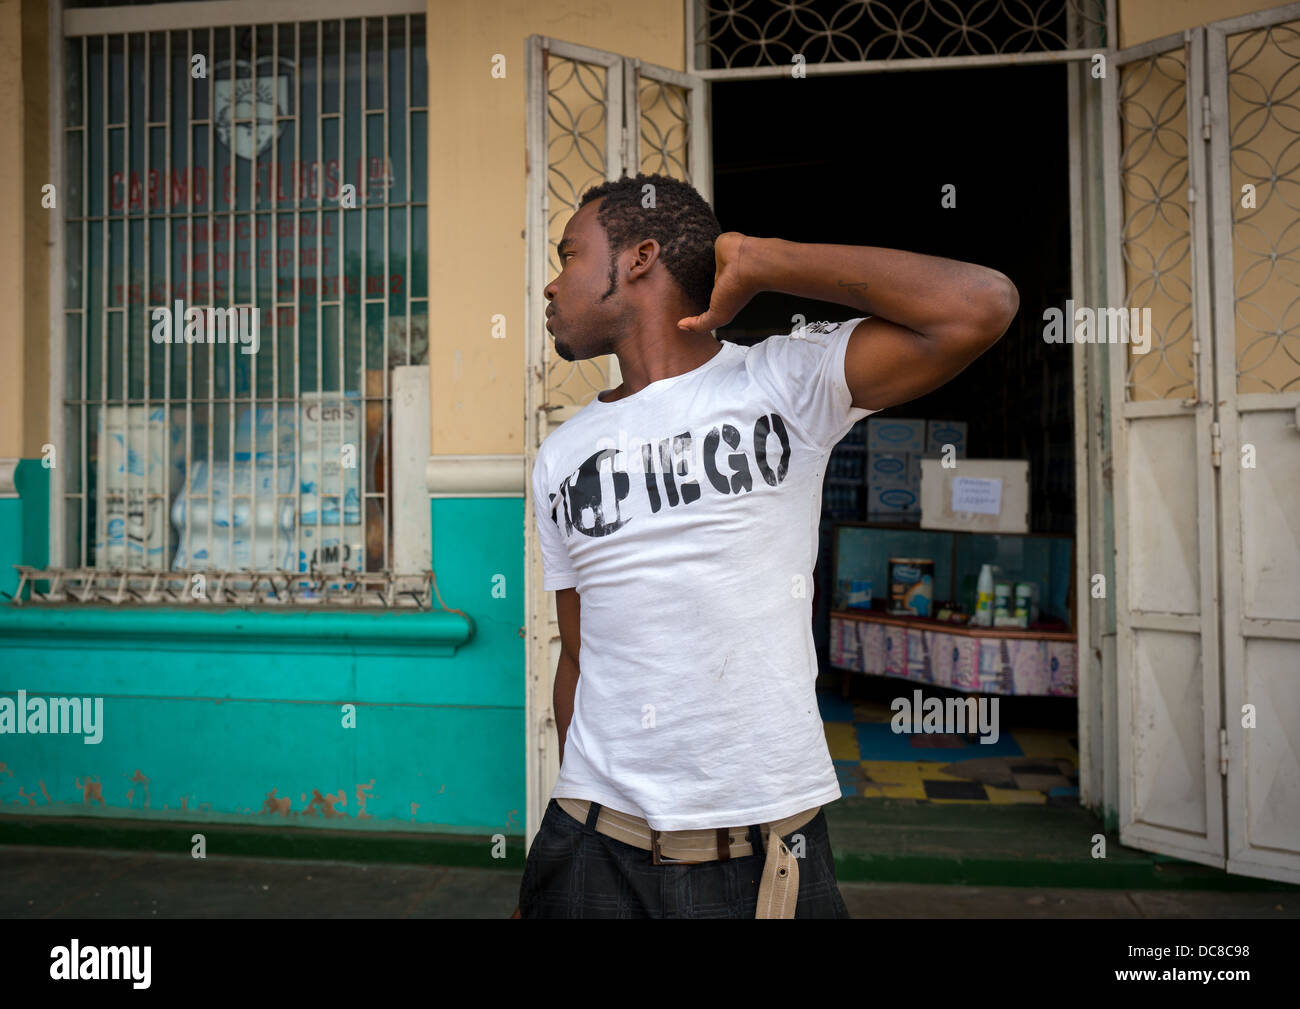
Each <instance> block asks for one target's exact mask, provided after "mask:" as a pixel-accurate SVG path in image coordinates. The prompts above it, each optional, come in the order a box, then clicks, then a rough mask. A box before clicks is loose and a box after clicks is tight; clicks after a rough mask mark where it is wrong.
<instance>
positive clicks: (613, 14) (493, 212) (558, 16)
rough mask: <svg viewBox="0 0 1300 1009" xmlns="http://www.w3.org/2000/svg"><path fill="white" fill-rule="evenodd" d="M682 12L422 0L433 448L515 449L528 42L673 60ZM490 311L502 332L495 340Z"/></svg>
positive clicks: (545, 0)
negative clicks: (425, 11)
mask: <svg viewBox="0 0 1300 1009" xmlns="http://www.w3.org/2000/svg"><path fill="white" fill-rule="evenodd" d="M683 13H684V11H683V5H682V3H681V0H645V2H638V0H619V2H617V3H613V4H611V3H608V2H600V0H530V2H523V0H430V3H429V42H428V47H429V85H430V86H429V345H430V346H429V364H430V369H429V370H430V372H431V377H430V385H431V400H432V405H431V412H432V436H431V437H432V442H431V444H432V446H433V453H434V455H447V454H460V453H470V454H477V453H484V454H516V453H522V452H523V450H524V444H523V442H524V361H525V358H526V354H525V344H524V337H525V334H524V299H525V288H524V283H525V277H524V227H525V220H524V218H525V176H524V150H525V145H524V100H525V87H526V82H525V73H524V40H525V39H526V38H527V37H528V36H529V35H532V34H534V33H535V34H539V35H546V36H549V37H551V38H555V39H560V40H563V41H566V42H576V43H579V44H581V45H587V46H592V47H594V48H597V49H606V50H610V51H612V52H616V53H620V54H623V55H628V56H637V57H640V58H641V59H644V60H648V61H649V62H651V63H658V64H660V65H661V66H666V67H671V68H674V69H678V70H680V69H683V66H684V64H683V60H684V58H685V26H684V24H683ZM495 53H502V54H504V55H505V57H506V77H505V78H504V79H502V80H497V79H494V78H493V77H492V76H491V73H490V71H491V60H492V57H493V54H495ZM547 279H548V280H549V279H550V278H549V277H548V278H547ZM538 298H539V299H540V292H538ZM498 313H501V314H504V315H505V317H506V323H507V329H506V339H504V340H497V339H493V338H492V333H491V328H490V327H491V322H490V320H491V318H492V316H493V315H496V314H498Z"/></svg>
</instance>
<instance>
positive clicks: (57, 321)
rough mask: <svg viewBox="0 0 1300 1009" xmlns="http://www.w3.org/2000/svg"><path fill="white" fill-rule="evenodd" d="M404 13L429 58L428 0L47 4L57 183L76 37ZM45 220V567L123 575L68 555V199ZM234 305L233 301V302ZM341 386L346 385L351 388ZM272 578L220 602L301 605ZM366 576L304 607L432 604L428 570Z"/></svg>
mask: <svg viewBox="0 0 1300 1009" xmlns="http://www.w3.org/2000/svg"><path fill="white" fill-rule="evenodd" d="M404 15H410V16H419V17H422V18H424V19H425V21H424V29H425V33H426V34H425V38H426V55H427V39H428V30H429V23H428V19H427V15H428V9H427V5H426V4H425V3H423V2H421V0H374V2H370V3H367V4H365V5H361V4H358V3H356V2H355V0H351V2H345V0H307V2H304V0H290V2H287V3H284V4H283V5H277V9H276V10H275V11H274V16H270V17H268V15H267V11H266V7H265V5H264V4H258V3H256V2H253V0H188V2H173V3H162V4H149V5H141V6H123V7H96V8H77V9H68V8H66V7H65V5H64V3H63V2H62V0H52V2H51V3H50V5H49V7H48V19H49V20H48V26H47V27H48V31H47V37H48V45H49V51H48V58H49V91H48V103H49V107H48V112H49V115H48V128H49V136H48V142H49V158H50V161H49V174H50V178H52V179H54V180H56V181H57V183H58V184H59V185H62V186H65V187H66V182H67V169H68V163H67V133H66V113H67V105H66V102H67V97H68V96H67V93H66V72H67V66H66V61H65V47H66V45H67V43H68V41H69V40H74V39H78V38H81V37H83V36H97V35H98V36H105V35H107V36H130V35H131V34H133V33H138V32H145V31H147V32H153V33H160V34H161V33H164V32H169V31H173V30H185V29H190V30H193V29H203V30H207V29H214V30H215V31H218V32H220V31H223V30H228V29H230V28H231V27H236V28H243V27H245V26H249V25H259V24H262V25H271V26H277V25H283V24H293V23H295V22H299V23H306V22H311V23H316V22H327V21H331V20H346V19H368V18H382V19H387V18H389V17H394V16H404ZM217 26H220V27H217ZM426 80H427V71H426ZM169 87H170V85H169ZM340 100H341V99H340ZM426 101H427V99H426ZM426 108H427V105H426ZM407 114H408V115H409V114H410V110H409V109H408V112H407ZM365 115H366V106H365V101H364V94H363V101H362V108H361V116H362V122H363V129H362V134H363V143H364V134H365V129H364V122H365ZM426 136H427V126H426ZM407 147H408V152H407V153H408V158H410V157H411V155H412V153H413V152H412V151H411V136H410V131H409V130H408V135H407ZM318 153H319V152H318ZM87 156H88V151H86V150H83V157H87ZM412 178H413V176H408V180H407V181H408V190H407V194H406V199H405V203H406V204H408V205H414V203H415V201H414V200H413V199H412V194H411V191H410V188H409V187H410V182H411V179H412ZM88 198H89V194H88V193H83V200H88ZM424 205H426V206H427V196H426V198H425V200H424ZM358 206H359V208H360V206H361V205H360V204H359V205H358ZM88 209H89V208H88V204H87V205H86V206H83V213H84V212H85V211H87V210H88ZM106 209H107V208H106ZM375 209H377V210H378V209H380V208H378V207H376V208H375ZM387 209H388V205H387V204H385V205H384V207H383V212H386V211H387ZM278 212H279V211H278V210H277V208H276V207H274V206H273V207H272V209H271V211H270V214H271V219H272V220H275V219H276V216H275V215H276V214H277V213H278ZM231 213H235V212H234V211H232V212H231ZM256 213H259V211H258V209H257V208H256V206H255V205H254V206H253V207H252V208H250V210H249V211H248V214H249V215H250V216H252V215H254V214H256ZM426 213H427V211H426ZM132 219H133V218H131V217H130V216H129V215H128V216H126V217H125V218H124V220H126V221H130V220H132ZM140 219H141V220H143V221H145V222H148V221H149V219H150V216H149V215H148V214H145V215H143V217H141V218H140ZM47 221H48V227H49V233H48V248H49V255H50V262H49V269H50V288H49V304H48V311H49V316H48V322H49V327H50V330H49V331H50V333H51V339H50V347H49V353H50V358H49V361H50V370H49V388H48V390H47V395H48V406H49V418H50V422H49V432H48V440H49V443H50V444H52V445H54V446H56V450H57V452H58V455H59V456H61V457H63V458H58V457H56V458H57V463H56V465H55V466H54V467H53V468H51V470H50V473H49V475H50V500H49V506H50V507H49V530H48V547H49V554H48V556H49V562H48V566H47V568H46V569H45V570H46V571H48V572H58V573H60V574H64V575H70V574H71V573H72V572H74V571H78V570H81V571H95V570H98V571H100V572H101V573H108V572H109V571H111V570H119V569H108V568H103V569H94V568H91V567H90V564H89V561H90V558H89V556H88V551H83V552H85V553H87V567H86V568H85V569H81V568H80V558H79V557H76V558H69V556H68V554H69V551H68V549H67V548H68V543H69V539H70V537H69V533H68V526H67V523H68V514H69V510H68V507H67V496H66V495H67V493H68V492H67V483H68V481H67V479H66V473H67V469H66V466H67V464H68V463H69V462H73V461H74V460H72V459H71V457H70V456H69V455H68V451H69V449H70V444H69V441H68V438H69V434H70V433H71V432H70V430H69V425H68V424H67V423H65V410H66V405H65V399H66V398H67V394H66V390H65V386H66V383H67V380H68V374H67V371H68V354H67V349H66V325H67V323H66V319H67V312H68V307H69V306H68V303H67V301H66V293H67V287H66V285H67V280H68V276H67V275H68V269H67V264H66V243H65V239H64V236H65V233H66V230H65V229H66V227H67V211H66V206H65V201H62V200H60V201H58V202H57V204H56V206H55V208H53V209H52V210H51V211H50V212H49V218H48V219H47ZM363 228H364V218H363ZM407 232H408V246H410V247H411V251H412V255H411V256H409V257H408V261H407V264H406V270H407V276H408V278H409V277H410V275H411V273H412V263H413V262H414V260H415V258H416V257H415V255H414V253H415V249H414V242H415V235H414V229H412V228H411V224H410V217H408V219H407ZM385 234H386V235H387V227H385ZM362 241H363V242H364V241H365V233H364V230H363V232H362ZM426 241H427V236H426ZM384 254H385V257H387V256H388V255H389V250H388V248H387V239H386V245H385V253H384ZM300 268H301V267H300V264H295V269H300ZM104 269H105V270H107V264H104ZM273 269H274V268H273ZM146 275H147V274H146ZM272 276H273V277H274V276H275V274H274V273H273V274H272ZM362 283H363V284H364V278H363V279H362ZM411 300H412V299H411V296H410V295H407V301H408V318H414V313H413V312H412V311H411V308H410V302H411ZM416 300H420V299H416ZM423 300H426V304H427V293H426V296H425V299H423ZM146 301H147V299H146ZM232 303H234V302H233V301H232ZM146 308H147V305H146ZM341 310H342V309H341V308H340V311H341ZM361 312H362V316H361V326H362V329H363V332H364V327H365V323H366V301H365V292H364V291H363V292H362V301H361ZM426 318H427V308H426ZM105 338H106V334H105ZM363 339H364V336H363ZM382 339H383V340H387V334H384V335H383V336H382ZM81 367H82V368H87V367H88V362H85V361H83V362H81ZM191 378H192V376H191ZM188 380H189V379H187V381H188ZM340 384H341V385H342V384H343V383H340ZM362 384H363V389H362V390H360V392H361V395H362V397H365V396H366V395H367V393H366V390H365V389H364V385H365V379H364V374H363V377H362ZM384 384H385V390H386V391H385V398H384V400H383V408H384V419H383V424H384V425H385V426H388V425H390V424H391V423H392V421H393V417H394V411H393V402H392V396H391V389H389V386H390V385H391V372H389V373H388V374H386V375H385V380H384ZM302 395H303V391H302V390H301V389H298V390H295V392H294V394H293V397H294V400H295V403H294V405H293V409H295V410H297V409H300V406H301V403H302V402H303V399H302ZM340 395H345V393H344V392H342V391H341V392H340ZM190 401H191V402H194V403H198V402H200V399H199V398H198V397H194V398H193V399H192V400H190ZM364 401H365V400H364V398H363V402H364ZM203 402H205V403H206V402H207V401H206V400H204V401H203ZM212 402H214V403H215V402H220V401H219V400H213V401H212ZM250 405H251V406H259V407H260V405H261V399H260V398H259V397H258V396H257V394H256V392H254V394H253V397H252V403H251V404H250ZM364 414H365V411H364V409H363V417H362V421H361V423H362V425H363V427H364V425H365V423H366V420H365V416H364ZM253 417H254V418H256V413H254V414H253ZM426 422H427V420H426ZM232 423H233V421H232ZM84 426H85V428H86V430H85V436H86V440H85V441H84V442H83V444H82V445H81V446H80V454H81V456H84V455H85V454H86V452H87V450H88V447H89V438H90V437H91V430H90V424H89V419H88V418H87V420H86V423H85V425H84ZM381 437H382V438H383V441H382V442H381V444H384V445H388V443H389V442H390V441H391V437H390V436H389V435H388V434H386V433H385V434H384V435H382V436H381ZM390 447H391V446H390ZM192 453H193V445H187V446H186V454H187V460H188V457H189V456H190V455H191V454H192ZM83 461H84V462H85V464H86V465H87V466H88V465H89V464H88V460H83V459H82V458H80V457H79V458H78V459H76V460H75V463H76V464H77V465H82V464H83ZM58 463H63V465H58ZM186 479H188V468H187V475H186ZM386 483H387V485H388V486H387V487H386V488H384V496H383V502H384V507H385V513H384V518H383V526H384V537H385V556H384V557H383V559H382V560H383V562H384V567H385V571H388V570H391V569H393V568H394V567H395V563H394V550H395V544H394V543H393V541H392V533H393V530H395V529H396V528H397V527H398V526H400V525H401V522H400V520H399V516H398V515H397V514H396V512H397V508H398V506H399V502H398V500H397V496H396V494H395V490H394V487H393V478H392V475H391V474H389V475H388V478H387V481H386ZM361 489H362V508H361V526H360V529H361V532H360V535H361V537H362V538H363V540H364V538H365V534H366V529H367V520H366V515H367V510H368V509H367V507H366V502H367V500H368V499H367V497H366V493H365V484H364V482H363V483H362V488H361ZM172 491H173V497H172V499H171V500H170V501H168V503H167V509H168V513H167V515H166V518H165V521H167V523H168V525H170V508H171V506H172V504H173V503H174V501H175V497H176V495H179V494H180V493H183V491H184V487H183V485H182V487H180V488H176V487H173V488H172ZM296 493H297V497H298V500H299V502H300V503H301V499H302V496H301V490H300V489H298V490H297V492H296ZM81 494H82V495H83V496H85V497H87V498H88V496H89V486H88V482H87V481H86V480H83V481H82V484H81ZM340 505H341V502H340ZM317 510H318V512H319V511H320V508H319V507H318V509H317ZM341 510H342V509H341V507H340V511H341ZM88 511H89V509H88V508H86V509H84V510H83V514H82V516H81V518H80V520H79V527H80V528H79V529H78V531H77V536H78V537H80V540H79V542H80V541H82V540H86V539H87V538H89V537H91V536H94V534H95V532H94V529H93V528H91V523H90V521H89V514H88ZM340 517H341V516H340ZM165 550H166V551H167V556H166V557H165V564H164V566H163V568H161V569H140V570H139V575H140V576H141V578H142V579H143V580H144V581H145V582H149V581H150V580H151V579H154V576H156V575H161V576H162V580H163V581H166V580H167V577H166V576H168V575H170V574H172V571H171V560H172V558H171V556H170V554H171V548H170V546H168V547H166V548H165ZM122 570H125V569H122ZM210 573H211V574H219V573H220V572H218V570H217V569H212V570H211V572H210ZM231 573H232V572H229V571H227V572H226V574H227V575H229V574H231ZM274 574H275V572H270V571H267V572H259V575H261V576H262V577H261V578H259V579H258V580H257V581H254V582H252V583H251V584H250V583H249V582H248V581H246V582H245V584H244V586H243V588H244V590H245V591H240V590H239V588H238V587H233V586H232V587H231V588H230V589H228V591H227V593H226V595H227V598H226V599H225V600H221V599H218V600H213V601H230V602H235V601H237V602H241V603H247V602H251V601H276V602H278V601H289V602H294V601H300V600H296V599H294V597H293V593H292V592H291V593H290V594H289V596H288V598H287V599H281V597H279V596H278V595H277V594H276V592H275V591H274V586H273V585H270V586H268V584H267V583H268V581H269V579H270V576H272V575H274ZM364 574H365V577H360V576H354V575H353V574H352V573H351V572H349V575H348V576H349V578H352V579H353V584H351V585H348V586H346V587H344V586H339V588H340V589H341V590H342V591H339V592H338V593H336V594H335V595H334V598H333V599H331V598H330V592H329V591H328V590H326V591H324V592H321V591H316V592H310V591H309V592H308V596H309V597H310V598H308V599H306V600H301V601H325V602H329V601H336V602H356V601H359V600H361V599H365V600H366V601H369V602H372V603H373V602H376V601H382V602H383V605H394V602H393V600H394V598H395V597H396V598H397V599H399V600H404V599H407V598H408V597H409V599H410V600H411V601H413V602H415V603H416V604H419V605H421V606H422V608H423V607H424V605H425V604H426V603H427V600H428V598H429V591H428V590H429V588H430V587H431V586H430V579H431V572H424V573H423V574H421V575H419V576H415V575H406V576H394V575H386V574H385V573H384V572H373V571H372V572H365V573H364ZM381 575H383V577H382V579H381V577H380V576H381ZM24 577H25V578H26V580H27V581H28V582H29V583H30V584H32V585H33V587H35V586H36V584H38V583H39V582H41V581H43V580H38V579H36V578H34V577H32V575H31V573H30V571H29V572H28V573H26V574H25V575H24ZM173 580H174V579H173ZM296 580H297V581H301V582H304V583H307V582H311V581H313V579H312V577H311V573H310V572H307V573H301V578H299V579H296ZM327 580H328V579H320V580H319V581H318V583H317V584H316V586H315V588H316V589H317V590H320V589H323V588H326V586H325V582H326V581H327ZM154 581H155V582H156V581H157V579H154ZM258 581H260V582H262V584H261V586H260V587H259V585H258V583H257V582H258ZM333 581H335V582H340V581H342V579H341V578H340V577H339V576H338V574H337V573H336V574H335V576H334V577H333ZM131 582H132V583H136V572H135V571H134V570H132V577H131ZM137 587H138V585H137ZM268 587H269V588H270V591H269V592H268ZM126 588H127V589H128V590H129V588H130V586H126ZM122 591H123V589H122V587H119V588H118V590H117V595H118V597H119V599H118V601H124V600H122V599H121V595H122ZM434 592H436V587H435V588H434ZM69 595H70V598H80V599H81V600H82V601H89V600H90V597H91V596H94V595H95V594H94V593H93V592H91V593H87V594H86V595H85V596H79V595H75V594H73V593H70V594H69ZM130 595H132V596H133V597H134V599H133V601H149V602H160V603H161V602H175V601H176V599H175V598H174V597H167V598H164V597H163V596H161V595H159V594H158V593H157V592H155V590H154V588H150V589H149V590H148V592H147V596H148V597H150V598H147V599H146V598H143V597H142V596H141V595H140V594H139V593H138V592H133V593H130ZM95 598H103V597H102V596H95ZM399 604H400V603H399Z"/></svg>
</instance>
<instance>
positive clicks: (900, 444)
mask: <svg viewBox="0 0 1300 1009" xmlns="http://www.w3.org/2000/svg"><path fill="white" fill-rule="evenodd" d="M867 451H868V452H896V453H908V452H912V453H915V454H916V455H920V454H921V453H922V452H924V451H925V421H923V420H909V419H907V418H905V417H868V418H867Z"/></svg>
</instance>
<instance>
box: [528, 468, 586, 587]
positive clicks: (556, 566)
mask: <svg viewBox="0 0 1300 1009" xmlns="http://www.w3.org/2000/svg"><path fill="white" fill-rule="evenodd" d="M545 472H546V467H545V465H544V464H543V462H542V457H541V454H540V453H538V456H537V462H536V463H535V464H534V466H533V513H534V515H536V517H537V541H538V542H539V543H540V544H541V547H542V590H543V591H545V592H553V591H555V590H557V589H571V588H574V587H575V586H576V585H577V584H578V572H577V571H575V570H574V568H573V563H572V562H571V561H570V560H569V551H568V548H567V547H566V546H565V545H564V538H563V537H562V536H561V535H560V527H559V525H558V523H557V521H556V520H557V519H558V518H559V517H560V513H559V509H560V508H562V507H564V506H563V505H562V504H561V505H559V506H558V507H556V508H555V509H552V508H551V505H552V503H553V502H552V501H551V498H550V495H549V494H548V493H547V488H546V481H545V479H544V478H543V475H544V474H545Z"/></svg>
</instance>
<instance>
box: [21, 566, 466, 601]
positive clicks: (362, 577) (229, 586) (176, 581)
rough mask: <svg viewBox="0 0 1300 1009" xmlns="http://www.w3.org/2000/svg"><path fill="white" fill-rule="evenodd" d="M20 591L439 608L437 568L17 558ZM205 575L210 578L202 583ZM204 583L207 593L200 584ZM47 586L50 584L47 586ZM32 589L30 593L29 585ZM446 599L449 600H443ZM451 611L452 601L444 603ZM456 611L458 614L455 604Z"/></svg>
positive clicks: (48, 597)
mask: <svg viewBox="0 0 1300 1009" xmlns="http://www.w3.org/2000/svg"><path fill="white" fill-rule="evenodd" d="M14 567H15V568H17V570H18V576H19V577H18V589H17V591H16V592H15V593H14V596H13V602H14V604H15V605H18V606H21V605H23V603H24V602H36V603H56V604H58V603H72V604H76V603H92V604H97V603H112V604H114V605H141V604H143V605H149V604H158V603H165V604H168V605H171V604H185V605H193V606H208V607H212V606H216V607H223V606H249V605H254V604H258V605H260V604H269V605H276V604H278V605H282V606H304V607H307V606H329V605H349V606H354V607H359V608H366V607H368V608H382V609H418V610H424V611H430V610H432V609H433V605H432V599H433V596H434V592H435V590H434V580H433V572H432V571H424V572H422V573H420V574H409V575H408V574H403V575H398V574H394V573H393V572H391V571H378V572H346V573H344V574H343V575H324V574H321V573H319V572H314V573H312V574H310V575H308V576H304V575H303V574H302V573H301V572H294V571H253V570H251V569H245V570H243V571H240V572H232V571H211V570H207V569H204V570H193V571H139V570H128V569H125V568H107V569H105V568H75V569H65V568H59V569H54V570H43V569H40V568H34V567H30V566H28V565H25V564H15V565H14ZM198 579H203V581H202V582H201V583H200V582H199V581H198ZM198 584H202V585H203V590H202V592H196V591H195V587H196V585H198ZM42 586H45V587H44V588H42ZM29 588H30V589H31V594H30V597H27V593H26V590H27V589H29ZM439 602H440V603H441V600H439ZM439 608H440V609H442V610H444V611H446V610H447V607H446V606H440V607H439ZM449 612H456V611H454V610H452V611H449Z"/></svg>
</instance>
